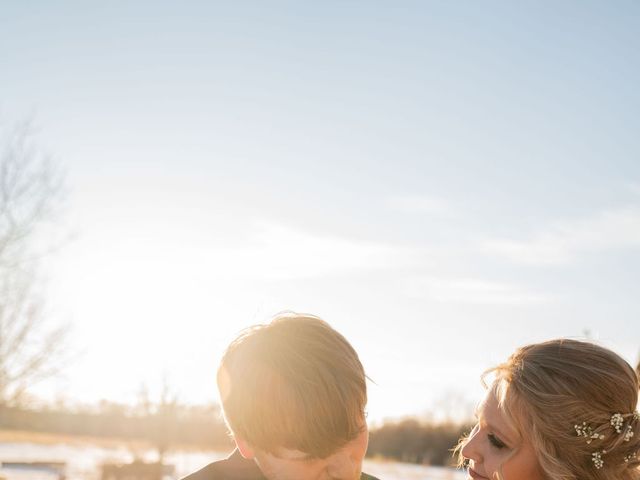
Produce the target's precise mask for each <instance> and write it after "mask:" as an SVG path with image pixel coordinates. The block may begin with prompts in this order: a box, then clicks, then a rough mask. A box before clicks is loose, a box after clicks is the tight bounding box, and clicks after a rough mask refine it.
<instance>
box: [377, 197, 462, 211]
mask: <svg viewBox="0 0 640 480" xmlns="http://www.w3.org/2000/svg"><path fill="white" fill-rule="evenodd" d="M386 203H387V207H388V208H389V209H390V210H392V211H397V212H404V213H423V214H425V213H426V214H431V215H444V214H450V213H452V208H451V205H450V204H449V203H448V202H446V201H445V200H443V199H441V198H437V197H431V196H428V195H398V196H395V197H391V198H388V199H387V202H386Z"/></svg>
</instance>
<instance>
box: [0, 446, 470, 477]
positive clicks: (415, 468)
mask: <svg viewBox="0 0 640 480" xmlns="http://www.w3.org/2000/svg"><path fill="white" fill-rule="evenodd" d="M135 456H137V457H138V458H142V459H144V460H147V461H152V460H154V456H153V452H151V451H132V450H131V449H130V448H127V447H126V446H121V447H111V448H105V447H94V446H90V445H81V446H80V445H67V444H57V445H42V444H33V443H0V462H33V461H51V462H53V461H62V462H66V463H67V469H66V475H67V476H66V478H67V480H99V479H100V465H101V464H102V463H104V462H130V461H132V460H133V459H134V457H135ZM225 456H226V454H225V453H222V452H211V451H203V452H198V451H183V452H174V453H171V454H168V455H167V456H166V460H165V463H169V464H173V465H175V468H176V472H175V477H176V478H181V477H182V476H184V475H187V474H188V473H191V472H193V471H195V470H197V469H199V468H201V467H203V466H204V465H206V464H207V463H209V462H212V461H214V460H217V459H220V458H224V457H225ZM364 471H366V472H367V473H370V474H371V475H375V476H376V477H378V478H380V479H381V480H463V479H464V478H465V475H464V474H462V473H461V472H458V471H455V470H452V469H447V468H436V467H424V466H420V465H409V464H404V463H397V462H380V461H371V460H366V461H365V467H364ZM0 478H4V479H6V480H55V478H56V477H55V476H54V475H52V474H50V473H47V472H33V471H24V470H18V469H15V468H0Z"/></svg>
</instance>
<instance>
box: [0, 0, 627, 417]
mask: <svg viewBox="0 0 640 480" xmlns="http://www.w3.org/2000/svg"><path fill="white" fill-rule="evenodd" d="M0 5H1V6H2V15H0V126H2V127H6V128H8V127H10V126H11V125H14V124H15V123H17V122H21V121H24V120H25V119H30V120H31V125H32V127H33V128H34V130H35V132H36V135H34V142H35V144H36V145H37V146H38V148H39V149H41V150H42V151H44V152H48V153H50V154H51V155H52V156H53V158H55V160H56V162H57V164H58V165H59V166H60V168H61V169H62V170H64V172H66V177H65V178H66V197H65V205H66V206H65V209H64V212H63V213H62V214H61V215H60V217H59V218H58V219H57V220H56V225H57V226H59V227H60V230H61V231H65V232H67V233H68V235H67V237H65V238H68V241H65V242H63V243H64V244H63V245H62V246H61V248H60V249H59V250H56V251H55V252H54V253H53V254H52V255H50V256H49V257H47V258H46V259H44V260H43V265H42V274H43V278H45V279H46V290H45V291H46V298H47V308H48V311H49V315H50V321H51V322H52V324H55V323H56V322H69V323H70V324H71V325H72V327H73V328H72V333H71V337H70V351H72V352H73V355H72V357H73V361H71V362H69V364H68V365H67V366H66V367H65V369H64V371H63V374H62V375H61V376H60V377H57V378H56V379H54V380H51V381H49V382H45V383H43V384H40V385H37V386H35V387H34V390H33V391H34V392H35V393H36V394H39V395H44V396H48V397H49V398H58V399H71V400H73V401H78V402H95V401H97V400H99V399H102V398H106V399H111V400H115V401H126V402H135V401H136V398H137V395H138V394H139V392H140V389H141V388H142V385H146V386H147V388H149V389H150V390H151V392H158V391H159V389H160V385H162V383H163V382H165V381H166V382H167V384H168V385H169V386H170V387H171V388H172V389H173V391H174V392H175V393H176V394H177V396H178V398H179V399H180V400H181V401H184V402H188V403H199V402H208V401H214V400H216V398H217V394H216V389H215V369H216V366H217V361H218V359H219V357H220V355H221V353H222V351H223V349H224V347H225V346H226V345H227V344H228V343H229V342H230V341H231V340H232V339H233V338H234V336H235V335H236V334H237V333H238V332H239V331H240V330H241V329H242V328H244V327H246V326H249V325H252V324H256V323H263V322H265V321H268V320H269V318H270V317H271V316H272V315H273V314H275V313H277V312H279V311H282V310H294V311H299V312H308V313H313V314H316V315H319V316H321V317H322V318H324V319H325V320H327V321H328V322H329V323H330V324H331V325H332V326H333V327H335V328H336V329H337V330H338V331H340V332H341V333H343V334H344V335H345V336H346V337H347V338H348V339H349V340H350V342H351V343H352V344H353V345H354V347H355V348H356V350H357V351H358V352H359V354H360V358H361V360H362V363H363V364H364V366H365V369H366V371H367V373H368V375H369V377H370V378H371V379H372V380H373V382H372V383H371V384H370V386H369V398H370V400H369V406H368V411H369V418H370V419H371V420H372V422H377V421H382V420H383V419H390V418H399V417H403V416H406V415H420V416H432V417H437V418H444V417H447V416H449V417H453V418H460V417H461V416H463V415H466V414H467V413H468V412H469V411H470V408H472V406H473V404H475V403H476V402H477V401H478V400H480V398H481V397H482V392H483V390H482V387H481V385H480V381H479V377H480V374H481V373H482V372H483V371H484V370H485V369H487V368H489V367H491V366H492V365H495V364H496V363H498V362H500V361H503V360H505V359H506V358H507V356H508V355H509V354H510V353H511V352H512V351H513V350H514V349H515V348H517V347H518V346H521V345H524V344H527V343H531V342H536V341H541V340H546V339H550V338H555V337H560V336H562V337H571V338H585V337H586V338H590V339H592V340H594V341H597V342H599V343H601V344H603V345H605V346H607V347H610V348H613V349H614V350H616V351H617V352H619V353H620V354H621V355H623V356H624V357H625V358H626V359H627V360H629V361H630V362H636V361H637V360H638V356H639V354H640V322H639V321H638V317H639V316H640V305H639V302H638V298H639V297H640V295H639V293H640V287H639V285H640V158H639V154H640V135H638V131H640V119H639V117H638V111H640V93H639V90H638V88H637V85H639V84H640V67H639V65H640V64H639V62H638V52H640V33H638V32H640V28H639V26H640V4H638V3H637V2H633V1H624V0H621V1H616V2H613V3H612V2H608V3H603V2H595V1H566V2H561V3H558V2H551V1H536V2H533V1H523V2H507V1H486V2H473V1H460V2H444V1H426V2H423V1H420V2H417V1H416V2H414V1H401V2H376V1H374V2H362V1H346V2H337V1H326V2H309V1H302V2H287V1H274V2H258V1H249V0H248V1H243V2H205V1H185V2H180V3H179V4H178V3H177V2H163V1H154V2H150V1H138V2H123V1H114V2H102V3H98V2H71V1H60V2H44V1H40V2H38V1H34V2H9V1H6V0H0ZM43 235H45V234H43ZM46 235H47V236H49V235H51V233H50V232H48V233H47V234H46ZM47 238H49V237H47ZM47 238H45V239H44V240H43V241H45V240H46V239H47Z"/></svg>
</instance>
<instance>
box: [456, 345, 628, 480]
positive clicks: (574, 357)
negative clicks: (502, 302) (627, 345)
mask: <svg viewBox="0 0 640 480" xmlns="http://www.w3.org/2000/svg"><path fill="white" fill-rule="evenodd" d="M487 374H493V381H492V383H491V384H490V386H489V387H488V393H487V396H486V398H485V400H484V401H483V402H482V404H481V405H480V406H479V408H478V410H477V412H476V415H477V420H478V423H477V425H476V426H475V427H474V429H473V430H472V431H471V433H470V435H469V436H468V438H466V439H464V440H463V441H462V442H461V444H460V450H459V451H460V460H461V462H463V463H464V464H465V466H466V467H467V468H468V474H469V478H472V479H474V480H489V479H491V480H494V479H495V480H590V479H593V480H614V479H615V480H640V451H639V450H640V417H639V414H638V411H637V408H638V388H639V386H638V375H637V374H636V372H635V371H634V369H633V368H632V367H631V366H630V365H629V364H628V363H627V362H626V361H625V360H623V359H622V358H621V357H620V356H619V355H617V354H615V353H614V352H612V351H611V350H608V349H606V348H603V347H600V346H598V345H595V344H593V343H588V342H580V341H575V340H566V339H564V340H552V341H548V342H544V343H538V344H533V345H528V346H526V347H522V348H519V349H518V350H516V351H515V353H513V355H511V357H510V358H509V359H508V360H507V361H506V362H505V363H503V364H501V365H498V366H497V367H495V368H493V369H491V370H489V372H487ZM487 374H485V375H487ZM483 378H484V377H483Z"/></svg>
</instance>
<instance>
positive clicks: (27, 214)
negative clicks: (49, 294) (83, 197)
mask: <svg viewBox="0 0 640 480" xmlns="http://www.w3.org/2000/svg"><path fill="white" fill-rule="evenodd" d="M62 186H63V180H62V176H61V175H60V174H59V170H58V169H57V167H56V165H55V163H54V162H53V161H52V160H51V158H50V157H48V156H47V155H45V154H43V153H42V152H40V151H39V150H38V149H37V148H36V146H35V144H34V142H33V140H32V138H31V130H30V128H29V125H22V126H20V127H18V128H16V129H14V130H13V131H11V132H8V133H5V134H4V135H3V136H2V137H1V138H0V405H2V404H9V405H11V404H17V403H19V402H20V401H21V399H22V398H23V397H24V395H25V393H27V391H28V390H29V389H30V388H31V387H33V385H35V384H36V383H37V382H39V381H41V380H43V379H46V378H49V377H51V376H52V375H55V374H56V373H58V372H59V370H60V368H61V365H62V360H63V358H64V354H65V350H66V344H67V338H68V332H69V329H68V326H66V325H63V326H57V327H48V328H47V320H48V319H47V318H46V315H45V308H44V305H45V303H44V298H43V296H42V295H41V294H40V293H39V292H38V286H39V281H38V280H39V277H38V270H39V267H40V260H41V258H42V255H43V252H39V251H37V248H36V246H35V242H36V240H37V239H38V237H39V235H40V234H41V232H42V230H43V227H44V226H45V225H46V224H47V223H48V222H50V221H51V220H53V219H54V217H55V213H56V211H57V209H58V208H59V205H60V200H61V198H60V197H61V194H62ZM44 253H46V252H44Z"/></svg>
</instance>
